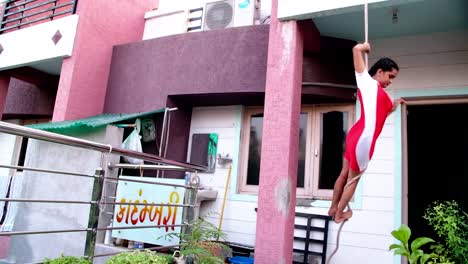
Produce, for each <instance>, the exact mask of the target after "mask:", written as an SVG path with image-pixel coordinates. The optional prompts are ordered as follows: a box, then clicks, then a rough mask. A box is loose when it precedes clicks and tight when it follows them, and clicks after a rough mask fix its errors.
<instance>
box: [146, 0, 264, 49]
mask: <svg viewBox="0 0 468 264" xmlns="http://www.w3.org/2000/svg"><path fill="white" fill-rule="evenodd" d="M237 1H239V0H237ZM254 1H255V0H251V2H252V3H253V2H254ZM208 2H216V0H160V1H159V7H158V8H157V9H156V10H153V11H150V12H147V13H146V14H145V30H144V33H143V40H146V39H152V38H158V37H163V36H169V35H174V34H181V33H185V32H187V27H188V26H198V25H201V22H200V21H198V20H197V21H194V22H192V24H190V22H188V18H190V17H199V16H200V14H201V12H195V13H192V14H189V13H188V12H187V11H188V10H189V9H192V8H198V7H204V5H205V3H208ZM259 2H260V4H259V5H258V6H259V10H256V12H257V13H258V16H259V17H258V18H257V17H255V18H257V20H259V21H263V20H264V19H265V18H267V16H269V15H270V13H271V0H263V1H259ZM257 13H256V14H257ZM234 23H235V24H236V25H244V24H243V23H241V24H237V23H236V22H234ZM256 23H260V22H256Z"/></svg>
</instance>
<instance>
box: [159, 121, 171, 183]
mask: <svg viewBox="0 0 468 264" xmlns="http://www.w3.org/2000/svg"><path fill="white" fill-rule="evenodd" d="M170 134H171V112H169V113H167V133H166V140H165V144H164V155H163V157H166V154H167V146H168V145H169V135H170ZM161 176H162V177H163V178H164V171H162V172H161Z"/></svg>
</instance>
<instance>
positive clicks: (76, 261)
mask: <svg viewBox="0 0 468 264" xmlns="http://www.w3.org/2000/svg"><path fill="white" fill-rule="evenodd" d="M44 264H91V261H89V260H88V259H87V258H84V257H82V258H78V257H70V256H64V255H61V256H60V257H59V258H55V259H49V258H46V259H45V260H44Z"/></svg>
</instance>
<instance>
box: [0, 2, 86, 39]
mask: <svg viewBox="0 0 468 264" xmlns="http://www.w3.org/2000/svg"><path fill="white" fill-rule="evenodd" d="M77 1H78V0H7V1H6V2H5V4H4V10H3V14H2V20H1V24H0V34H2V33H6V32H11V31H14V30H18V29H21V28H25V27H29V26H32V25H36V24H40V23H44V22H46V21H51V20H53V19H58V18H61V17H64V16H68V15H70V14H74V13H75V11H76V4H77ZM0 13H1V10H0Z"/></svg>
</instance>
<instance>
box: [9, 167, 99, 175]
mask: <svg viewBox="0 0 468 264" xmlns="http://www.w3.org/2000/svg"><path fill="white" fill-rule="evenodd" d="M0 168H7V169H15V170H25V171H37V172H45V173H54V174H63V175H71V176H78V177H88V178H94V177H96V176H94V175H87V174H81V173H75V172H66V171H58V170H47V169H37V168H31V167H23V166H14V165H3V164H0ZM0 176H1V175H0Z"/></svg>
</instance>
